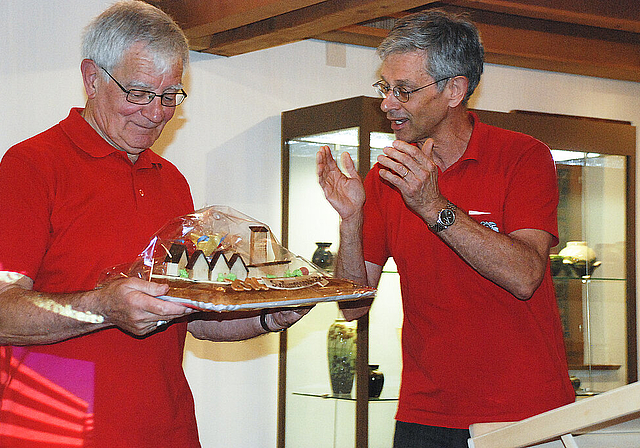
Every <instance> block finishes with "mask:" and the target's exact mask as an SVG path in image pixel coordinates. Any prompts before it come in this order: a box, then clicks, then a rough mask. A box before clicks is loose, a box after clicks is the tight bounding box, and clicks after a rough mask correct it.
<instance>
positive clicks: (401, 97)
mask: <svg viewBox="0 0 640 448" xmlns="http://www.w3.org/2000/svg"><path fill="white" fill-rule="evenodd" d="M451 78H453V76H447V77H446V78H442V79H439V80H437V81H433V82H430V83H429V84H427V85H426V86H422V87H418V88H417V89H413V90H405V89H404V88H403V87H398V86H395V87H394V88H393V89H392V88H391V86H390V85H389V83H388V82H386V81H385V80H383V79H381V80H380V81H378V82H376V83H374V84H373V85H372V87H373V88H374V89H376V90H377V92H378V93H379V94H380V96H381V97H382V98H386V97H387V95H389V91H393V96H395V97H396V99H397V100H398V101H400V102H401V103H406V102H407V101H409V98H410V96H411V94H412V93H415V92H417V91H418V90H422V89H426V88H427V87H429V86H432V85H434V84H437V83H439V82H440V81H444V80H446V79H451ZM405 97H406V98H405Z"/></svg>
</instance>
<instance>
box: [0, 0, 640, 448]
mask: <svg viewBox="0 0 640 448" xmlns="http://www.w3.org/2000/svg"><path fill="white" fill-rule="evenodd" d="M109 3H110V2H108V1H105V0H65V1H64V2H61V1H57V2H53V1H46V2H45V1H41V0H3V1H2V4H1V5H0V25H1V26H0V61H1V62H0V84H1V85H2V86H3V90H4V97H3V104H2V107H1V108H0V130H1V132H0V155H2V154H3V153H4V151H5V150H6V149H7V148H8V147H9V146H10V145H12V144H14V143H16V142H18V141H21V140H22V139H25V138H27V137H30V136H31V135H33V134H35V133H37V132H39V131H41V130H44V129H45V128H47V127H49V126H51V125H53V124H55V123H56V122H58V121H59V120H61V119H62V118H64V117H66V114H67V113H68V109H69V107H70V106H81V105H82V104H84V95H83V90H82V84H81V79H80V72H79V63H80V51H79V42H80V32H81V29H82V27H83V26H84V25H85V24H86V23H87V21H88V20H89V19H90V17H92V16H93V15H95V14H97V13H99V12H100V11H101V10H102V9H103V8H104V7H105V6H106V5H108V4H109ZM327 45H328V44H326V43H324V42H319V41H303V42H299V43H295V44H290V45H285V46H282V47H278V48H274V49H269V50H264V51H259V52H255V53H250V54H246V55H242V56H236V57H232V58H223V57H217V56H213V55H209V54H198V53H192V54H191V56H192V64H191V69H190V71H189V73H188V75H187V76H186V79H185V81H186V90H187V92H188V93H189V98H188V99H187V100H186V102H185V103H184V104H183V105H182V106H181V107H180V108H179V112H178V113H177V114H176V117H175V118H174V120H173V121H172V122H171V123H170V124H169V125H168V126H167V128H166V131H165V134H164V135H163V137H162V139H161V140H160V141H159V142H158V144H157V145H156V146H157V147H156V150H157V151H158V152H160V153H162V154H163V155H164V156H165V157H167V158H168V159H170V160H171V161H173V162H174V163H175V164H176V165H177V166H178V167H179V168H180V169H181V170H182V172H183V173H184V174H185V176H186V177H187V179H188V180H189V182H190V184H191V187H192V191H193V196H194V199H195V202H196V206H203V205H205V204H224V205H229V206H231V207H234V208H237V209H239V210H241V211H242V212H244V213H246V214H249V215H251V216H253V217H254V218H256V219H259V220H262V221H264V222H266V223H268V224H269V225H270V226H271V227H272V229H273V231H274V232H275V233H276V234H277V235H279V234H280V213H281V211H280V113H281V112H282V111H284V110H290V109H294V108H298V107H303V106H307V105H311V104H315V103H320V102H327V101H332V100H336V99H340V98H346V97H351V96H356V95H372V94H373V90H372V89H371V87H370V86H371V84H372V83H373V82H374V81H375V80H376V79H377V77H376V75H375V71H376V69H377V66H378V61H377V58H376V56H375V53H374V51H373V50H372V49H368V48H360V47H354V46H346V47H345V49H346V67H331V66H328V65H327V64H326V58H325V50H326V48H327ZM612 57H613V55H612ZM471 106H472V107H476V108H481V109H492V110H499V111H509V110H512V109H525V110H535V111H543V112H552V113H562V114H571V115H587V116H593V117H601V118H611V119H619V120H628V121H631V122H633V124H634V125H636V126H637V125H638V124H639V123H640V84H639V83H633V82H623V81H612V80H604V79H597V78H589V77H582V76H573V75H566V74H559V73H549V72H543V71H536V70H526V69H519V68H511V67H504V66H496V65H490V64H488V65H487V67H486V71H485V75H484V77H483V81H482V83H481V85H480V87H479V90H478V92H477V93H476V95H475V99H474V100H473V102H472V104H471ZM276 362H277V337H276V336H274V335H269V336H264V337H260V338H257V339H255V340H252V341H247V342H242V343H217V344H214V343H207V342H200V341H195V340H193V339H189V340H188V346H187V352H186V356H185V368H186V371H187V375H188V377H189V381H190V383H191V385H192V387H193V389H194V393H195V395H196V405H197V413H198V420H199V425H200V432H201V439H202V444H203V446H204V447H251V448H262V447H265V448H272V447H274V446H275V430H276V427H275V423H276V377H277V364H276Z"/></svg>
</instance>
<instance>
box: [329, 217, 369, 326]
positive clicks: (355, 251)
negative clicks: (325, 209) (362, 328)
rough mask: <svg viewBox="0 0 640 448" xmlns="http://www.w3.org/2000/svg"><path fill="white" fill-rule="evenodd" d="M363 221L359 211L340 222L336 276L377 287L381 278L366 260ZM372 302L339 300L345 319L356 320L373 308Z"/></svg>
mask: <svg viewBox="0 0 640 448" xmlns="http://www.w3.org/2000/svg"><path fill="white" fill-rule="evenodd" d="M363 222H364V220H363V216H362V214H361V213H359V214H358V215H356V216H353V217H352V218H351V219H349V220H343V221H342V222H341V223H340V247H339V248H338V254H337V257H336V269H335V276H336V277H338V278H346V279H349V280H352V281H354V282H356V283H359V284H361V285H368V286H373V287H376V286H377V284H378V279H379V278H377V277H376V276H375V275H369V274H368V270H367V264H366V263H365V260H364V248H363V245H362V225H363ZM372 302H373V300H372V299H363V300H356V301H348V302H339V303H338V306H339V307H340V310H341V311H342V314H343V316H344V317H345V319H347V320H354V319H358V318H360V317H362V316H364V315H365V314H366V313H367V312H368V311H369V309H370V308H371V304H372Z"/></svg>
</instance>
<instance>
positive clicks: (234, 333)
mask: <svg viewBox="0 0 640 448" xmlns="http://www.w3.org/2000/svg"><path fill="white" fill-rule="evenodd" d="M198 317H199V318H196V319H195V320H192V321H191V322H189V326H188V330H189V332H190V333H191V334H192V335H193V337H195V338H197V339H203V340H207V341H214V342H228V341H243V340H245V339H250V338H253V337H256V336H259V335H261V334H266V333H268V332H267V331H266V330H265V329H264V328H262V325H261V324H260V315H259V314H255V313H251V314H248V313H244V314H238V313H233V314H228V315H224V314H223V315H220V314H213V313H203V314H201V315H199V316H198ZM265 319H266V320H267V325H268V328H269V329H271V330H273V331H275V330H279V329H280V327H278V326H277V325H276V324H275V322H273V318H272V316H271V315H267V316H266V317H265Z"/></svg>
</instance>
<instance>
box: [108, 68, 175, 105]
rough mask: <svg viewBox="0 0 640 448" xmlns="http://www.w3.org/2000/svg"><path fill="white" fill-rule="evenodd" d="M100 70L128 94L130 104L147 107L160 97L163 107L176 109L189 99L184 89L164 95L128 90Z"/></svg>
mask: <svg viewBox="0 0 640 448" xmlns="http://www.w3.org/2000/svg"><path fill="white" fill-rule="evenodd" d="M100 68H101V69H102V70H104V72H105V73H106V74H107V75H109V78H111V79H112V80H113V82H115V83H116V84H117V86H118V87H120V90H122V91H123V92H124V93H126V94H127V101H129V102H130V103H133V104H139V105H145V104H149V103H150V102H151V101H153V99H154V98H155V97H160V103H161V104H162V105H163V106H166V107H176V106H177V105H178V104H182V102H183V101H184V99H185V98H186V97H187V92H185V91H184V90H182V89H180V91H179V92H166V93H163V94H162V95H160V94H158V93H155V92H149V91H148V90H138V89H130V90H127V89H125V88H124V87H122V84H120V83H119V82H118V81H116V78H114V77H113V76H111V73H109V72H108V71H107V70H106V69H105V68H104V67H100Z"/></svg>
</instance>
